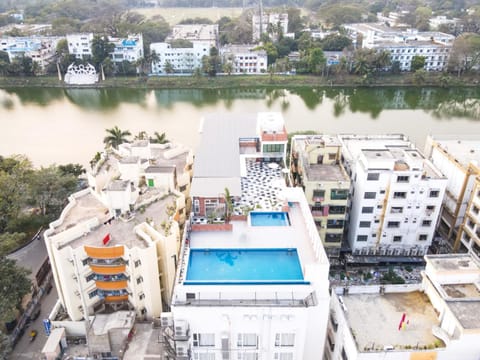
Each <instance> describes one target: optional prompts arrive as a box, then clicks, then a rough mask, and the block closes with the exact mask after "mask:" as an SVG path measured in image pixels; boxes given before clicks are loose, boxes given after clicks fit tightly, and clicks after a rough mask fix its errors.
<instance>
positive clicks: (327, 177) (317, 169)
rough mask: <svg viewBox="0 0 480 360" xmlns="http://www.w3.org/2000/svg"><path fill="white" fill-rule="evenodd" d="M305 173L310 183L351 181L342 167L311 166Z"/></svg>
mask: <svg viewBox="0 0 480 360" xmlns="http://www.w3.org/2000/svg"><path fill="white" fill-rule="evenodd" d="M305 172H306V180H308V181H349V179H348V176H347V174H346V173H345V170H343V167H341V166H340V165H324V164H310V165H308V166H307V167H306V168H305Z"/></svg>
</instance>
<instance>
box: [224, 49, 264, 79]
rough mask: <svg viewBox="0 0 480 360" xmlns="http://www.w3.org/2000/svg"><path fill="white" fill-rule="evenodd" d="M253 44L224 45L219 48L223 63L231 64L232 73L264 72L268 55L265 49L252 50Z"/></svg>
mask: <svg viewBox="0 0 480 360" xmlns="http://www.w3.org/2000/svg"><path fill="white" fill-rule="evenodd" d="M254 48H255V46H254V45H226V46H224V47H222V48H220V55H221V56H222V62H223V63H224V64H227V63H230V64H232V68H233V71H232V73H233V74H261V73H266V72H267V68H268V57H267V52H266V51H265V50H254Z"/></svg>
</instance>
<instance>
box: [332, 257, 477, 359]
mask: <svg viewBox="0 0 480 360" xmlns="http://www.w3.org/2000/svg"><path fill="white" fill-rule="evenodd" d="M425 261H426V268H425V271H424V273H423V274H422V278H423V279H422V283H421V284H410V285H366V286H355V287H350V288H336V289H334V291H333V292H332V301H331V305H330V317H329V323H328V329H327V338H326V343H325V352H324V356H323V358H324V359H345V360H353V359H357V360H374V359H375V360H376V359H382V360H383V359H385V360H403V359H405V360H412V359H436V360H456V359H462V360H463V359H465V360H474V359H477V358H478V354H479V353H480V343H479V342H478V333H479V332H480V321H479V317H478V314H479V312H478V308H479V307H480V296H479V292H478V279H479V276H480V264H479V263H478V260H476V259H474V258H473V257H471V256H470V255H466V254H461V255H460V254H452V255H427V256H425Z"/></svg>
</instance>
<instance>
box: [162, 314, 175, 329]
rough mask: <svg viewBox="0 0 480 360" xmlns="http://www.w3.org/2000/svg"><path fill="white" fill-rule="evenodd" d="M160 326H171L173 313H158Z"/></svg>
mask: <svg viewBox="0 0 480 360" xmlns="http://www.w3.org/2000/svg"><path fill="white" fill-rule="evenodd" d="M160 326H161V327H171V326H173V314H172V313H169V312H168V313H162V314H160Z"/></svg>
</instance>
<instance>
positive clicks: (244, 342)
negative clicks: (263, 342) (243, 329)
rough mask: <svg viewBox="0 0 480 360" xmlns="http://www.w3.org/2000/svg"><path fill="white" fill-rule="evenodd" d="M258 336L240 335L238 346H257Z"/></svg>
mask: <svg viewBox="0 0 480 360" xmlns="http://www.w3.org/2000/svg"><path fill="white" fill-rule="evenodd" d="M257 342H258V336H257V334H253V333H251V334H238V336H237V346H238V347H250V346H257Z"/></svg>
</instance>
